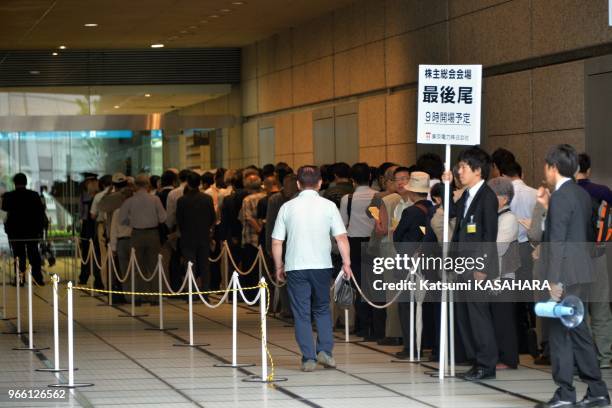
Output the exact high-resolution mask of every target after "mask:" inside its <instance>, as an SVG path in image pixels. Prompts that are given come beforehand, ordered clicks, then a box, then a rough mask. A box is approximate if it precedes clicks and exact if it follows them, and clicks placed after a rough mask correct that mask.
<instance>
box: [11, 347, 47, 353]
mask: <svg viewBox="0 0 612 408" xmlns="http://www.w3.org/2000/svg"><path fill="white" fill-rule="evenodd" d="M13 350H19V351H35V352H36V351H41V350H49V347H32V348H29V347H13Z"/></svg>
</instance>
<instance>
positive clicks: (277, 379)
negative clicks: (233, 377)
mask: <svg viewBox="0 0 612 408" xmlns="http://www.w3.org/2000/svg"><path fill="white" fill-rule="evenodd" d="M242 381H244V382H257V383H276V382H283V381H287V378H286V377H274V378H273V379H271V380H268V379H265V380H264V379H262V378H261V376H259V375H251V376H249V377H246V378H243V379H242Z"/></svg>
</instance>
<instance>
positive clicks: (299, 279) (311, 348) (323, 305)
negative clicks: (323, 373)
mask: <svg viewBox="0 0 612 408" xmlns="http://www.w3.org/2000/svg"><path fill="white" fill-rule="evenodd" d="M332 275H333V269H304V270H294V271H288V272H287V290H288V292H289V302H290V304H291V310H292V312H293V319H294V325H295V339H296V340H297V343H298V345H299V346H300V350H301V352H302V361H306V360H316V356H317V354H318V353H319V352H320V351H323V352H325V353H327V354H329V355H330V356H331V355H332V349H333V347H334V338H333V334H332V320H331V311H330V309H329V304H330V299H329V286H330V284H331V280H332ZM312 318H314V321H315V323H316V325H317V341H316V345H315V343H314V341H313V335H312V321H311V319H312Z"/></svg>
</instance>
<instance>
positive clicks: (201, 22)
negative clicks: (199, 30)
mask: <svg viewBox="0 0 612 408" xmlns="http://www.w3.org/2000/svg"><path fill="white" fill-rule="evenodd" d="M207 23H208V20H200V24H207Z"/></svg>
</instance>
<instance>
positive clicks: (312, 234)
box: [272, 166, 352, 371]
mask: <svg viewBox="0 0 612 408" xmlns="http://www.w3.org/2000/svg"><path fill="white" fill-rule="evenodd" d="M297 179H298V188H299V189H300V190H301V191H300V193H299V194H298V196H297V197H296V198H294V199H292V200H289V201H287V202H286V203H285V204H283V205H282V207H281V208H280V210H279V212H278V216H277V218H276V222H275V224H274V231H273V232H272V255H273V257H274V263H275V264H276V278H277V279H278V280H279V281H284V280H285V279H287V289H288V291H289V301H290V304H291V310H292V311H293V318H294V322H295V338H296V340H297V342H298V344H299V346H300V350H301V352H302V371H314V369H315V368H316V366H317V362H319V363H321V364H322V365H323V366H324V367H335V366H336V361H335V360H334V358H333V357H332V349H333V346H334V339H333V335H332V320H331V313H330V308H329V304H330V299H329V287H330V283H331V281H332V278H333V275H334V270H333V268H332V260H331V241H330V239H329V236H330V234H331V235H332V236H333V237H334V238H335V239H336V242H337V243H338V249H339V250H340V254H341V255H342V270H343V271H344V274H345V277H346V278H350V277H351V275H352V271H351V260H350V249H349V243H348V237H347V234H346V228H345V227H344V223H343V222H342V218H341V217H340V212H339V211H338V208H337V207H336V206H335V205H334V203H333V202H332V201H329V200H327V199H325V198H323V197H321V196H319V193H318V191H319V190H320V188H321V182H322V180H321V172H320V170H319V168H318V167H315V166H302V167H300V168H299V170H298V173H297ZM285 239H286V240H287V246H286V249H287V250H286V254H285V262H284V263H283V242H284V241H285ZM311 316H313V317H314V319H315V323H316V324H317V341H316V347H315V344H314V341H313V337H312V324H311Z"/></svg>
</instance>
